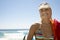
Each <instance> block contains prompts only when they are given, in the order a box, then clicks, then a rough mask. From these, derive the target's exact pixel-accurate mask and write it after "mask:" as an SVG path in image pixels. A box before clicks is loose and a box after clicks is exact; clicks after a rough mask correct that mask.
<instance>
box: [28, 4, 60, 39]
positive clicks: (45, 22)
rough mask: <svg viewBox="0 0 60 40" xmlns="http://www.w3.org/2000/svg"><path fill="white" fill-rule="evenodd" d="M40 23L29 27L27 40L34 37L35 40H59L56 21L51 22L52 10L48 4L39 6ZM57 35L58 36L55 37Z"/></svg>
mask: <svg viewBox="0 0 60 40" xmlns="http://www.w3.org/2000/svg"><path fill="white" fill-rule="evenodd" d="M39 12H40V17H41V23H35V24H33V25H32V26H31V28H30V30H29V34H28V37H27V40H32V38H33V36H34V35H35V38H36V40H60V39H59V38H60V36H59V32H58V28H59V27H60V26H58V27H57V25H56V24H58V23H59V22H57V21H56V20H52V17H51V15H52V10H51V7H50V6H49V4H48V3H42V4H41V5H40V6H39ZM57 34H58V35H57Z"/></svg>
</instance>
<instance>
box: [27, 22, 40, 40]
mask: <svg viewBox="0 0 60 40" xmlns="http://www.w3.org/2000/svg"><path fill="white" fill-rule="evenodd" d="M39 25H40V24H39V23H35V24H33V25H32V26H31V28H30V30H29V34H28V37H27V40H32V38H33V35H34V33H35V31H36V30H37V29H38V27H39Z"/></svg>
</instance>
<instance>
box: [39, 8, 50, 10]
mask: <svg viewBox="0 0 60 40" xmlns="http://www.w3.org/2000/svg"><path fill="white" fill-rule="evenodd" d="M44 9H48V10H51V8H42V9H40V10H44Z"/></svg>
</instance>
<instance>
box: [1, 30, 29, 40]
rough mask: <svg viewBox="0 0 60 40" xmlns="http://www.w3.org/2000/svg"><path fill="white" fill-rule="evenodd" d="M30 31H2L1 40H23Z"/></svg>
mask: <svg viewBox="0 0 60 40" xmlns="http://www.w3.org/2000/svg"><path fill="white" fill-rule="evenodd" d="M28 31H29V30H28V29H0V40H23V39H24V36H25V35H27V34H28Z"/></svg>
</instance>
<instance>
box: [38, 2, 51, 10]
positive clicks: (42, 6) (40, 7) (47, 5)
mask: <svg viewBox="0 0 60 40" xmlns="http://www.w3.org/2000/svg"><path fill="white" fill-rule="evenodd" d="M43 8H51V7H50V5H49V4H48V3H42V4H41V5H40V6H39V8H38V9H39V10H40V9H43Z"/></svg>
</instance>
